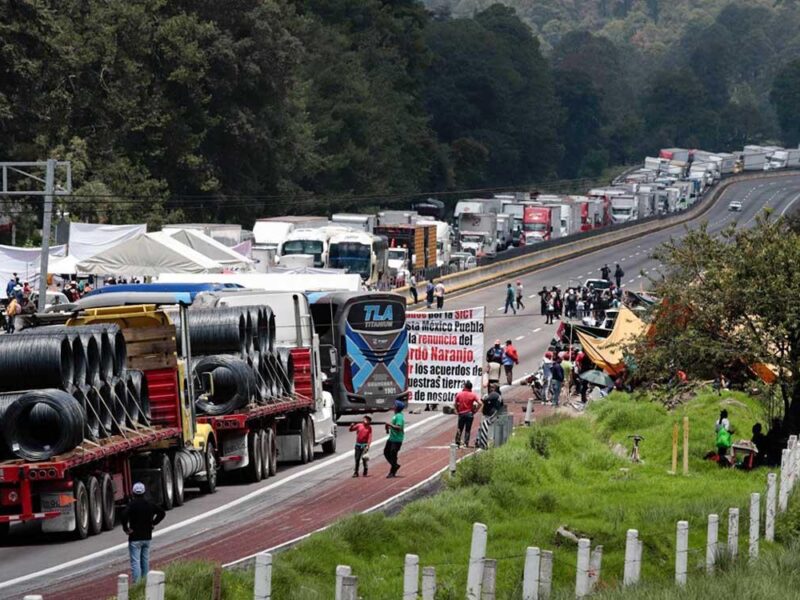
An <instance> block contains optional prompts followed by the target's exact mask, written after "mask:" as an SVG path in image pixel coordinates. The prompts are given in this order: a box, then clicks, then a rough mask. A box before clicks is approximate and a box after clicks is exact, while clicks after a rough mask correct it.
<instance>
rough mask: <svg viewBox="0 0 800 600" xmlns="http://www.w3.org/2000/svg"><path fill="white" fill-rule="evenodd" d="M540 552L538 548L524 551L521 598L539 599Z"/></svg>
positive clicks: (528, 599)
mask: <svg viewBox="0 0 800 600" xmlns="http://www.w3.org/2000/svg"><path fill="white" fill-rule="evenodd" d="M541 562H542V553H541V551H540V550H539V548H528V549H527V550H526V551H525V569H524V571H523V574H522V600H539V569H540V568H541V567H540V565H541Z"/></svg>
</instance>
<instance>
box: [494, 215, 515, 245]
mask: <svg viewBox="0 0 800 600" xmlns="http://www.w3.org/2000/svg"><path fill="white" fill-rule="evenodd" d="M512 222H513V218H512V216H511V215H508V214H505V213H500V214H498V215H497V233H496V239H497V251H498V252H502V251H503V250H508V248H509V247H510V246H511V231H512Z"/></svg>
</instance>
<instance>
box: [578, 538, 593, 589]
mask: <svg viewBox="0 0 800 600" xmlns="http://www.w3.org/2000/svg"><path fill="white" fill-rule="evenodd" d="M591 552H592V542H591V540H588V539H586V538H581V539H579V540H578V566H577V568H576V569H575V597H576V598H585V597H586V596H588V595H589V561H590V560H591Z"/></svg>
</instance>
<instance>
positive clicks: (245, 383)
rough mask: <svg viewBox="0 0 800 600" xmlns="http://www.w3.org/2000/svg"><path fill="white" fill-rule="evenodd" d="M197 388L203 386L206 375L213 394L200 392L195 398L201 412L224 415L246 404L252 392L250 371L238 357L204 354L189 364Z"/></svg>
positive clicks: (196, 405) (251, 372) (253, 389)
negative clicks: (208, 375)
mask: <svg viewBox="0 0 800 600" xmlns="http://www.w3.org/2000/svg"><path fill="white" fill-rule="evenodd" d="M193 371H194V376H195V379H196V381H197V385H198V386H199V389H203V388H204V387H205V383H206V382H205V378H206V377H207V375H206V374H210V376H211V379H212V381H213V393H210V391H207V392H206V393H205V394H200V395H199V396H198V398H197V400H196V401H195V408H196V409H197V412H198V413H200V414H203V415H209V416H217V415H226V414H230V413H232V412H235V411H237V410H240V409H242V408H244V407H245V406H247V405H248V404H249V403H250V401H251V400H252V399H253V398H254V396H255V393H256V380H255V377H254V374H253V370H252V369H251V368H250V367H249V366H248V365H247V363H246V362H245V361H243V360H242V359H241V358H237V357H234V356H229V355H226V354H221V355H217V356H204V357H203V358H201V359H199V360H198V361H197V362H196V363H195V364H194V367H193Z"/></svg>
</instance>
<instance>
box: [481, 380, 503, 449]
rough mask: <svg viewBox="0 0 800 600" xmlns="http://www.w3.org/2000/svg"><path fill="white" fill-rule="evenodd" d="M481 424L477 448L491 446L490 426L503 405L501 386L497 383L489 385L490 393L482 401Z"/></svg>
mask: <svg viewBox="0 0 800 600" xmlns="http://www.w3.org/2000/svg"><path fill="white" fill-rule="evenodd" d="M481 404H482V413H483V416H482V417H481V426H480V428H479V429H478V440H477V441H476V442H475V447H476V448H483V449H484V450H487V449H488V448H489V427H491V426H492V425H493V424H494V422H495V420H496V419H497V413H498V411H499V410H500V407H501V406H502V405H503V397H502V396H501V395H500V388H499V387H498V386H496V385H491V386H489V393H488V394H486V396H484V397H483V401H482V403H481Z"/></svg>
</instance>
